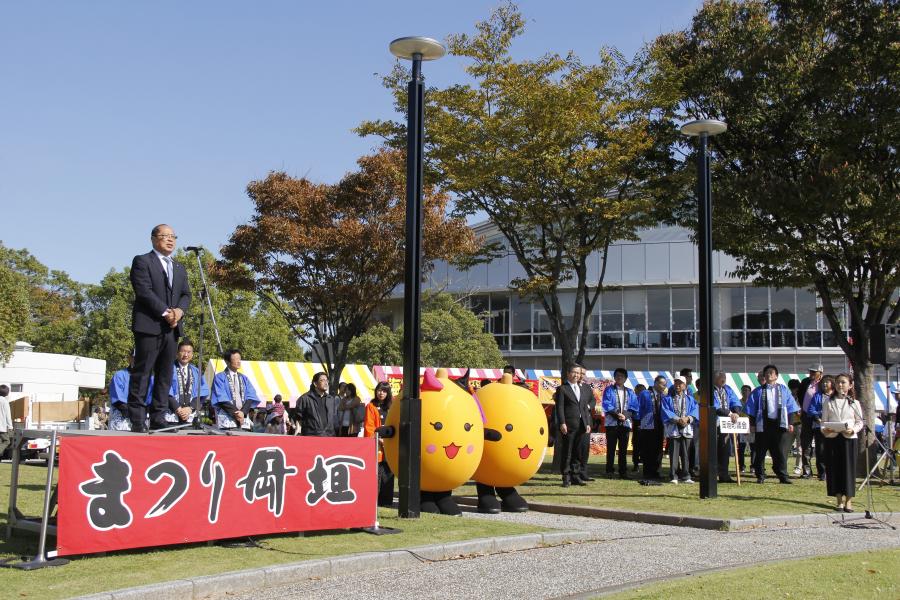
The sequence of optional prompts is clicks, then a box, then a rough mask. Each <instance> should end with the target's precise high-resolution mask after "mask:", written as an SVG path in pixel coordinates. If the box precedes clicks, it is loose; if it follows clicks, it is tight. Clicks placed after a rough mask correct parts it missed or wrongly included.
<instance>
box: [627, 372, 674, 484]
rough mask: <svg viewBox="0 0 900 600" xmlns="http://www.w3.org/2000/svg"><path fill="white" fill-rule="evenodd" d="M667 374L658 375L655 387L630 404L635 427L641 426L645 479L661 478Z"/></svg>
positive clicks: (641, 451)
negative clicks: (663, 406)
mask: <svg viewBox="0 0 900 600" xmlns="http://www.w3.org/2000/svg"><path fill="white" fill-rule="evenodd" d="M667 387H668V381H667V380H666V377H665V375H657V376H656V379H654V380H653V387H652V388H650V389H649V390H644V391H643V392H641V393H640V394H639V395H638V396H637V397H636V398H635V400H634V402H633V403H632V404H631V405H629V407H628V408H629V411H630V412H631V415H632V418H633V419H634V420H635V421H636V423H635V424H634V427H635V429H637V428H640V430H641V435H640V439H639V444H640V453H641V461H642V462H643V464H644V479H647V480H652V479H659V478H660V474H659V469H660V467H661V466H662V447H663V436H664V432H663V418H662V401H663V398H665V397H666V395H667V394H668V390H667Z"/></svg>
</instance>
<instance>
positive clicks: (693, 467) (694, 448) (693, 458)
mask: <svg viewBox="0 0 900 600" xmlns="http://www.w3.org/2000/svg"><path fill="white" fill-rule="evenodd" d="M678 374H679V375H680V376H681V377H682V379H684V384H685V385H684V391H685V393H686V394H690V395H691V397H692V398H694V399H695V400H696V399H697V387H696V386H695V385H694V371H693V369H691V368H689V367H685V368H683V369H681V370H680V371H678ZM697 383H698V384H699V383H700V382H699V381H698V382H697ZM669 391H670V392H671V391H672V388H671V386H670V388H669ZM697 406H698V407H699V404H698V405H697ZM699 416H700V411H699V410H698V411H697V417H698V418H697V422H695V423H694V429H695V430H697V431H699V428H700V418H699ZM688 462H689V463H690V471H691V475H692V476H694V477H699V476H700V441H699V440H698V439H697V436H696V435H695V436H694V437H692V438H691V439H690V441H689V442H688Z"/></svg>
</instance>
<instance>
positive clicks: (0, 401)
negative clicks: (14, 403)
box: [0, 383, 13, 456]
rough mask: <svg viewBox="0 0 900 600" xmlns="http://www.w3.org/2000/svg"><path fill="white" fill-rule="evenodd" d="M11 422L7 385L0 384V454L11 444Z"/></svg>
mask: <svg viewBox="0 0 900 600" xmlns="http://www.w3.org/2000/svg"><path fill="white" fill-rule="evenodd" d="M12 436H13V422H12V412H11V411H10V409H9V386H8V385H6V384H5V383H4V384H3V385H0V456H3V453H4V452H6V449H7V448H8V447H9V446H10V444H12Z"/></svg>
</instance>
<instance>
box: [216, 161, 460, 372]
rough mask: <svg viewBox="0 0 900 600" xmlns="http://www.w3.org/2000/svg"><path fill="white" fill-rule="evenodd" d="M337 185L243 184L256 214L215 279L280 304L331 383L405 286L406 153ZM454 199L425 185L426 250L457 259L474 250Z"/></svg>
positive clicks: (362, 165) (364, 166)
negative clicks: (453, 211)
mask: <svg viewBox="0 0 900 600" xmlns="http://www.w3.org/2000/svg"><path fill="white" fill-rule="evenodd" d="M358 165H359V168H358V170H356V171H353V172H351V173H348V174H347V175H345V176H344V178H343V179H341V181H340V182H338V183H337V184H333V185H329V184H320V183H313V182H311V181H309V180H308V179H305V178H302V179H296V178H293V177H290V176H288V175H287V174H285V173H282V172H272V173H270V174H269V176H268V177H266V178H265V179H264V180H262V181H254V182H252V183H250V185H248V186H247V193H248V195H249V196H250V199H251V200H252V201H253V204H254V208H255V212H254V214H253V216H252V217H251V218H250V222H249V223H247V224H245V225H240V226H238V227H237V228H236V229H235V230H234V233H232V235H231V238H230V240H229V243H228V244H227V245H225V246H224V247H223V248H222V256H223V260H222V261H221V262H220V263H219V265H218V267H219V268H218V271H219V273H218V274H219V275H220V276H221V277H223V278H225V279H226V280H227V281H228V282H229V283H231V284H233V285H236V286H239V287H242V288H244V289H252V290H254V291H255V292H256V293H257V294H259V296H260V297H261V298H263V299H264V300H266V301H268V302H269V303H271V305H272V306H274V307H276V308H277V310H278V312H280V314H281V315H282V316H283V317H284V319H285V320H286V321H287V323H288V325H289V326H290V327H291V329H292V331H293V332H294V335H296V337H297V338H298V339H299V340H301V341H303V342H304V343H305V344H306V345H308V346H310V347H312V348H313V350H314V352H313V353H314V357H315V358H316V359H317V360H319V362H321V363H322V364H323V365H324V367H325V370H326V372H327V373H328V378H329V382H330V384H331V386H332V389H334V388H335V387H336V386H337V383H338V381H339V379H340V374H341V372H342V371H343V369H344V365H345V364H346V362H347V350H348V348H349V344H350V340H352V339H353V338H354V337H356V336H358V335H360V334H361V333H362V332H363V331H365V329H366V327H367V326H368V325H369V323H370V320H371V318H372V313H373V312H374V310H375V309H376V308H377V307H378V306H379V304H381V303H382V302H384V300H385V299H387V298H388V296H389V295H390V294H391V292H392V291H393V290H394V289H395V288H397V286H399V285H401V284H402V283H403V265H404V260H403V258H404V246H405V217H406V165H405V156H404V153H402V152H400V151H397V150H380V151H378V152H376V153H375V154H373V155H370V156H365V157H362V158H360V159H359V161H358ZM448 201H449V198H448V197H447V196H446V195H445V194H442V193H438V192H436V191H435V190H433V189H431V188H426V189H425V190H424V243H423V246H424V254H425V265H426V268H427V269H430V267H431V264H432V261H433V260H436V259H441V260H448V261H453V260H455V259H457V258H460V257H463V256H466V255H469V254H471V253H473V252H474V250H475V240H474V236H473V234H472V232H471V230H470V229H469V228H468V227H467V226H466V224H465V222H464V221H463V220H460V219H450V218H448V217H447V216H446V209H447V203H448Z"/></svg>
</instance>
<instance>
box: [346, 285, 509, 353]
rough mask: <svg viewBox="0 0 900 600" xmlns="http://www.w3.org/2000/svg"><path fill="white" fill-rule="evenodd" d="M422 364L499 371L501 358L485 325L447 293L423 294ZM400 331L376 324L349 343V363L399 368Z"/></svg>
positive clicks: (401, 331)
mask: <svg viewBox="0 0 900 600" xmlns="http://www.w3.org/2000/svg"><path fill="white" fill-rule="evenodd" d="M421 326H422V347H421V352H422V364H423V365H429V366H434V367H461V368H465V367H472V368H476V369H491V368H492V369H499V368H500V367H501V366H503V355H502V354H501V353H500V349H499V348H498V347H497V341H496V340H495V339H494V336H493V335H491V334H490V333H486V332H485V331H484V322H483V321H482V320H481V319H480V318H479V317H478V315H476V314H475V313H473V312H472V311H471V310H469V309H468V308H467V307H466V306H465V305H464V304H463V303H462V301H461V300H457V299H454V298H453V296H451V295H450V294H447V293H439V294H426V295H425V297H424V298H423V302H422V325H421ZM402 343H403V328H402V327H401V328H399V329H397V330H395V331H392V330H391V329H390V328H389V327H387V326H386V325H383V324H380V323H379V324H376V325H374V326H373V327H371V328H369V329H368V330H367V331H366V332H365V333H364V334H362V335H361V336H359V337H357V338H355V339H354V340H353V341H352V342H350V352H349V354H348V360H350V361H351V362H357V363H362V364H367V365H400V364H402V362H403V354H402V353H401V351H400V347H401V344H402Z"/></svg>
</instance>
